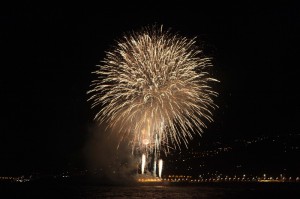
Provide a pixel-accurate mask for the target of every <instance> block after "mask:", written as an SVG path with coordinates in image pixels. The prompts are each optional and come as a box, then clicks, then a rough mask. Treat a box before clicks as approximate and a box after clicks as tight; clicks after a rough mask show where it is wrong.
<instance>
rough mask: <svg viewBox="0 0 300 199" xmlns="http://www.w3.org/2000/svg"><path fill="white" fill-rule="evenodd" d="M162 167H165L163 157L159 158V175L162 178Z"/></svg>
mask: <svg viewBox="0 0 300 199" xmlns="http://www.w3.org/2000/svg"><path fill="white" fill-rule="evenodd" d="M162 168H163V161H162V159H159V161H158V176H159V177H160V178H161V173H162Z"/></svg>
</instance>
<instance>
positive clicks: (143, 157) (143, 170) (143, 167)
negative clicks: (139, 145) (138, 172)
mask: <svg viewBox="0 0 300 199" xmlns="http://www.w3.org/2000/svg"><path fill="white" fill-rule="evenodd" d="M145 165H146V155H145V154H143V155H142V174H144V172H145Z"/></svg>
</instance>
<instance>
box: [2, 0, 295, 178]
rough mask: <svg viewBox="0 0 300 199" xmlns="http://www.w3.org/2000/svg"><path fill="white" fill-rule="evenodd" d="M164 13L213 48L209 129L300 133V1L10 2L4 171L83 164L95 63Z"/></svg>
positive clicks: (226, 133) (5, 13)
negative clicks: (214, 81)
mask: <svg viewBox="0 0 300 199" xmlns="http://www.w3.org/2000/svg"><path fill="white" fill-rule="evenodd" d="M186 4H187V3H186ZM155 23H156V24H163V25H164V26H165V27H167V28H168V27H171V28H172V29H173V30H174V31H176V32H179V33H181V34H182V35H184V36H187V37H194V36H197V37H198V39H199V40H200V41H203V42H204V43H203V44H204V45H203V46H204V48H205V51H206V52H207V54H208V55H210V56H213V57H214V64H215V68H214V70H213V75H214V76H215V77H216V78H218V79H219V80H220V81H221V83H220V84H218V85H216V87H215V88H216V90H217V91H218V92H219V93H220V96H219V98H218V99H217V100H216V102H217V104H218V105H219V106H220V108H219V109H218V110H217V111H216V112H215V120H216V121H215V123H214V124H211V125H209V129H208V130H206V132H205V134H208V135H209V134H211V135H221V136H223V137H226V138H234V137H247V136H251V135H260V134H285V133H294V132H298V133H299V121H300V120H299V119H300V118H299V113H300V111H299V110H300V109H299V107H300V105H299V100H300V99H299V92H298V91H299V88H298V85H299V83H298V81H299V70H298V68H299V51H298V47H299V46H298V45H297V39H298V38H299V35H300V34H299V30H300V14H299V7H298V6H297V5H296V4H292V3H290V4H288V3H284V4H277V5H274V4H272V5H270V4H269V5H261V4H254V3H248V4H247V3H244V4H243V5H238V4H230V3H229V2H226V3H224V4H222V5H221V4H211V5H206V4H200V5H196V4H187V5H185V4H184V3H181V4H174V5H161V4H156V3H154V2H153V3H145V5H138V4H133V3H132V4H124V5H120V4H117V3H115V4H114V3H112V4H111V5H104V4H103V5H101V3H100V4H95V5H87V4H85V5H83V4H79V3H78V4H74V3H72V4H70V5H54V4H53V5H46V4H41V5H36V4H23V5H10V6H2V10H1V14H0V27H1V28H0V48H1V52H2V53H1V60H0V66H1V67H0V70H1V72H0V75H1V78H0V92H1V98H0V100H1V103H0V106H1V120H0V174H1V173H4V174H5V173H12V172H23V171H33V170H43V169H44V170H49V169H50V170H51V169H57V168H64V167H68V166H70V165H71V166H72V165H75V166H76V165H84V163H82V161H83V159H84V158H82V153H83V152H82V151H83V149H84V147H85V143H86V140H87V139H88V131H89V128H90V127H91V126H92V125H93V122H92V117H93V114H94V113H95V112H94V111H91V110H90V104H89V103H87V102H86V100H87V95H86V91H87V90H88V86H89V84H90V81H91V80H92V78H93V76H92V75H91V74H90V73H91V71H93V70H95V65H96V64H98V63H99V61H100V60H102V59H103V57H104V51H105V50H107V49H109V47H110V45H111V44H113V42H114V40H115V39H117V38H119V37H120V36H122V34H123V33H124V32H127V31H131V30H136V29H138V28H140V27H141V26H145V25H152V24H155Z"/></svg>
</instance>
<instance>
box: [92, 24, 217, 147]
mask: <svg viewBox="0 0 300 199" xmlns="http://www.w3.org/2000/svg"><path fill="white" fill-rule="evenodd" d="M211 66H212V65H211V59H210V58H208V57H206V56H204V54H203V51H202V49H200V48H199V47H198V46H197V45H196V42H195V38H194V39H188V38H186V37H182V36H179V35H178V34H172V33H171V32H170V31H169V30H164V29H163V27H162V26H161V27H155V26H153V27H147V28H143V29H142V30H141V31H138V32H132V33H130V34H127V35H125V36H123V38H122V39H121V40H119V41H117V43H116V45H115V46H114V47H113V48H112V50H110V51H108V52H106V56H105V59H104V61H102V62H101V65H97V67H98V69H97V70H96V71H95V72H94V73H95V74H96V76H97V79H96V80H94V81H93V82H92V84H91V89H90V90H89V91H88V93H89V95H90V98H89V100H91V101H92V107H98V108H99V112H98V113H97V114H96V116H95V119H96V120H98V121H99V122H100V123H102V122H107V123H108V124H109V127H110V128H113V129H114V130H117V132H118V133H119V134H120V140H124V141H127V142H129V143H131V144H132V146H133V149H147V150H148V149H150V150H153V149H154V148H155V151H156V150H160V149H161V148H163V149H167V148H168V146H173V147H175V148H176V147H179V148H180V145H182V143H184V144H185V145H186V146H187V145H188V141H189V140H191V139H192V138H193V135H195V134H201V133H202V132H203V128H205V127H206V125H205V122H206V121H210V122H211V121H212V120H213V119H212V112H211V110H212V109H214V108H215V107H216V105H215V104H214V101H213V97H214V96H217V93H216V92H215V91H213V90H212V88H211V85H210V82H215V81H217V80H216V79H214V78H211V77H210V74H209V72H208V68H209V67H211Z"/></svg>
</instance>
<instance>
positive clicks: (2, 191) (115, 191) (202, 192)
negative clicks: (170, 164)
mask: <svg viewBox="0 0 300 199" xmlns="http://www.w3.org/2000/svg"><path fill="white" fill-rule="evenodd" d="M0 198H3V199H10V198H14V199H15V198H41V199H43V198H46V199H48V198H53V199H56V198H78V199H81V198H82V199H96V198H143V199H147V198H150V199H154V198H167V199H169V198H203V199H206V198H210V199H217V198H253V199H258V198H264V199H267V198H288V199H289V198H298V199H299V198H300V184H299V183H298V184H281V183H275V184H264V183H258V184H223V185H205V184H200V185H195V186H86V185H85V186H83V185H62V184H60V185H43V184H40V185H39V184H6V185H0Z"/></svg>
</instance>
